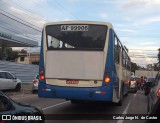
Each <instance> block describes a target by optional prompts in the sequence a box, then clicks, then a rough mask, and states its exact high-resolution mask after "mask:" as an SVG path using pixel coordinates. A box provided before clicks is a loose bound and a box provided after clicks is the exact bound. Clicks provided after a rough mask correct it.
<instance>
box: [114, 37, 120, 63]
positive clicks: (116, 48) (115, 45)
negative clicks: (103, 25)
mask: <svg viewBox="0 0 160 123" xmlns="http://www.w3.org/2000/svg"><path fill="white" fill-rule="evenodd" d="M119 52H120V47H119V44H118V39H117V37H116V36H114V60H115V62H116V63H119Z"/></svg>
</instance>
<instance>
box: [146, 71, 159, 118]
mask: <svg viewBox="0 0 160 123" xmlns="http://www.w3.org/2000/svg"><path fill="white" fill-rule="evenodd" d="M150 87H151V89H150V92H149V94H148V109H147V113H148V115H152V114H154V115H156V114H160V71H159V72H158V73H157V75H156V77H155V79H154V81H153V82H152V84H151V85H150Z"/></svg>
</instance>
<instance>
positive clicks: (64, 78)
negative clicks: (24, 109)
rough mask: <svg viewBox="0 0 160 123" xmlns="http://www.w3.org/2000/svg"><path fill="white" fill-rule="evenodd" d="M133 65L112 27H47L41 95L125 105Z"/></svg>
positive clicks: (99, 24)
mask: <svg viewBox="0 0 160 123" xmlns="http://www.w3.org/2000/svg"><path fill="white" fill-rule="evenodd" d="M130 68H131V62H130V58H129V56H128V54H127V49H126V48H125V47H124V46H123V45H122V44H121V42H120V40H119V39H118V37H117V35H116V33H115V31H114V30H113V27H112V25H111V24H110V23H105V22H93V21H64V22H54V23H47V24H45V25H44V28H43V32H42V42H41V52H40V65H39V75H40V78H39V85H38V95H39V97H42V98H61V99H66V100H71V102H72V103H74V102H78V101H110V102H115V103H117V104H119V105H122V99H123V96H124V95H127V94H128V91H129V79H130V75H131V72H130V70H131V69H130Z"/></svg>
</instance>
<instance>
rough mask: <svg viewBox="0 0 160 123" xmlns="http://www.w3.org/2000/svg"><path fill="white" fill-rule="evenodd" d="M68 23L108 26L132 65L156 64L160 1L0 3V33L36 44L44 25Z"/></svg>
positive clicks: (24, 0) (17, 0)
mask: <svg viewBox="0 0 160 123" xmlns="http://www.w3.org/2000/svg"><path fill="white" fill-rule="evenodd" d="M9 17H11V18H9ZM14 19H15V20H18V22H17V21H15V20H14ZM69 20H88V21H102V22H110V23H112V25H113V27H114V30H115V32H116V33H117V35H118V37H119V39H120V41H121V42H122V44H123V45H125V46H126V47H127V48H128V49H129V56H130V57H131V60H132V62H135V63H137V64H138V65H140V66H146V65H147V64H152V63H156V62H158V61H157V54H158V48H160V0H0V30H2V31H5V32H8V33H12V34H14V35H19V36H22V37H26V38H30V39H33V40H36V41H38V42H40V39H41V30H42V27H43V24H44V23H46V22H56V21H69ZM39 44H40V43H39ZM31 50H34V49H31V48H30V51H31ZM36 50H37V49H36Z"/></svg>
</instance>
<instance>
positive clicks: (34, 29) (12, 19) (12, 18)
mask: <svg viewBox="0 0 160 123" xmlns="http://www.w3.org/2000/svg"><path fill="white" fill-rule="evenodd" d="M0 14H2V15H3V16H5V17H8V18H10V19H11V20H14V21H16V22H18V23H21V24H23V25H25V26H27V27H30V28H32V29H34V30H37V31H38V32H42V31H40V30H38V29H36V28H33V27H32V26H29V25H27V24H25V23H22V22H20V21H18V20H16V19H14V18H12V17H9V16H8V15H5V14H3V13H0Z"/></svg>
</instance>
